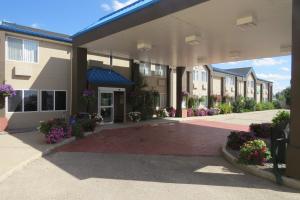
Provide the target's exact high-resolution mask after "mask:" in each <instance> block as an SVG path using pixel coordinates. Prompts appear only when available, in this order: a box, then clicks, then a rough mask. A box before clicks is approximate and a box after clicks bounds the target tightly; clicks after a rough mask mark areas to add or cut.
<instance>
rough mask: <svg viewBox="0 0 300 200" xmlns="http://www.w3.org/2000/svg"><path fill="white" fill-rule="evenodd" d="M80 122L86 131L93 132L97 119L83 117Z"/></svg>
mask: <svg viewBox="0 0 300 200" xmlns="http://www.w3.org/2000/svg"><path fill="white" fill-rule="evenodd" d="M77 123H79V124H80V125H81V127H82V129H83V131H85V132H93V131H94V130H95V128H96V125H97V121H96V120H95V119H82V120H79V121H78V122H77Z"/></svg>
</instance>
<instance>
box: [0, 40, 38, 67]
mask: <svg viewBox="0 0 300 200" xmlns="http://www.w3.org/2000/svg"><path fill="white" fill-rule="evenodd" d="M8 38H13V39H17V40H22V60H13V59H10V58H9V56H8ZM24 41H31V42H35V43H36V44H37V58H36V59H37V61H36V62H27V61H24ZM39 58H40V43H39V41H37V40H30V39H24V38H21V37H15V36H6V38H5V59H6V61H10V62H19V63H29V64H39V61H40V59H39Z"/></svg>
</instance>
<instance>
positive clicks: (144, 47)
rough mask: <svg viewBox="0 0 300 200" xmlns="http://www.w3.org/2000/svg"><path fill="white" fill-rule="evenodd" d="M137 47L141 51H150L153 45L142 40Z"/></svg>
mask: <svg viewBox="0 0 300 200" xmlns="http://www.w3.org/2000/svg"><path fill="white" fill-rule="evenodd" d="M137 49H138V50H139V51H150V50H151V49H152V45H151V44H149V43H145V42H140V43H138V44H137Z"/></svg>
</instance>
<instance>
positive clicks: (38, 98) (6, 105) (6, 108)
mask: <svg viewBox="0 0 300 200" xmlns="http://www.w3.org/2000/svg"><path fill="white" fill-rule="evenodd" d="M15 90H16V91H17V90H20V91H22V111H20V112H11V111H8V97H6V98H5V112H6V113H8V114H14V113H37V112H39V111H40V108H39V102H40V97H39V96H40V95H39V90H38V89H15ZM24 91H36V92H37V111H24Z"/></svg>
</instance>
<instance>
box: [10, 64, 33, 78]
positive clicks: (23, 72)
mask: <svg viewBox="0 0 300 200" xmlns="http://www.w3.org/2000/svg"><path fill="white" fill-rule="evenodd" d="M14 75H15V76H32V68H31V67H29V66H26V67H24V66H16V67H15V68H14Z"/></svg>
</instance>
